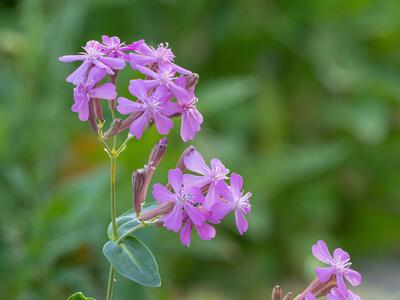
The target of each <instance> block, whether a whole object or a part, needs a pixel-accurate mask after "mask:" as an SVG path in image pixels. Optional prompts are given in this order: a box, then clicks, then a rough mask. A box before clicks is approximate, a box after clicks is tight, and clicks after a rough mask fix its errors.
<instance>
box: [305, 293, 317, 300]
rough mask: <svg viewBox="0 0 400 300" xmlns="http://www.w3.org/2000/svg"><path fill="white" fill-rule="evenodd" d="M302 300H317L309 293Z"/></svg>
mask: <svg viewBox="0 0 400 300" xmlns="http://www.w3.org/2000/svg"><path fill="white" fill-rule="evenodd" d="M304 300H317V298H315V296H314V294H313V293H311V292H308V293H307V294H306V295H305V296H304Z"/></svg>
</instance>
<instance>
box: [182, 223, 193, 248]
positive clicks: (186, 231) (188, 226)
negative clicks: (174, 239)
mask: <svg viewBox="0 0 400 300" xmlns="http://www.w3.org/2000/svg"><path fill="white" fill-rule="evenodd" d="M191 235H192V223H191V222H190V221H187V222H186V223H185V225H184V226H183V228H182V230H181V232H180V234H179V236H180V239H181V243H182V244H183V245H185V246H188V247H189V246H190V241H191Z"/></svg>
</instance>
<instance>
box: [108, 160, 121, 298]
mask: <svg viewBox="0 0 400 300" xmlns="http://www.w3.org/2000/svg"><path fill="white" fill-rule="evenodd" d="M110 163H111V168H110V173H111V174H110V175H111V176H110V186H111V224H112V229H113V240H114V241H116V240H118V239H119V234H118V227H117V202H116V197H115V181H116V163H117V157H116V156H110ZM114 280H115V269H114V267H113V266H112V265H110V273H109V276H108V287H107V298H106V299H107V300H112V294H113V287H114Z"/></svg>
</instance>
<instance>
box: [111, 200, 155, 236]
mask: <svg viewBox="0 0 400 300" xmlns="http://www.w3.org/2000/svg"><path fill="white" fill-rule="evenodd" d="M156 206H157V204H155V203H151V204H148V205H146V206H144V207H143V209H142V212H146V211H148V210H151V209H153V208H155V207H156ZM139 224H140V221H139V220H138V219H137V217H136V212H134V211H133V210H132V209H131V210H128V211H126V212H125V213H123V214H122V215H121V216H119V217H118V218H117V226H118V234H119V236H122V235H124V234H125V233H126V232H127V231H129V230H131V229H132V228H134V227H136V226H137V225H139ZM107 235H108V238H109V239H110V240H114V236H113V229H112V224H111V223H110V224H109V225H108V228H107Z"/></svg>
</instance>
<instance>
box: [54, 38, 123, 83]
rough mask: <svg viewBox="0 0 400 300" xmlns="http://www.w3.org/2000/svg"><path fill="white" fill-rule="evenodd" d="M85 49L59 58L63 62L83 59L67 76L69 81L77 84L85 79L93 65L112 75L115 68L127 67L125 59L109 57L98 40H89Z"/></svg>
mask: <svg viewBox="0 0 400 300" xmlns="http://www.w3.org/2000/svg"><path fill="white" fill-rule="evenodd" d="M83 49H84V50H85V52H81V53H80V54H78V55H64V56H61V57H59V58H58V59H59V60H60V61H62V62H74V61H79V60H81V61H83V63H82V64H81V65H80V67H79V68H78V69H76V70H75V71H74V72H73V73H72V74H71V75H69V76H68V77H67V82H72V83H73V84H76V83H77V82H79V81H83V80H84V78H85V77H86V74H87V72H88V71H89V69H90V68H91V67H92V66H96V67H98V68H99V69H103V70H105V71H106V72H107V73H108V74H111V75H113V74H114V71H113V69H114V70H120V69H123V68H124V67H125V61H124V60H123V59H121V58H115V57H107V56H106V53H105V52H104V48H103V45H101V44H100V43H99V42H97V41H89V42H87V43H86V46H85V47H83Z"/></svg>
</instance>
